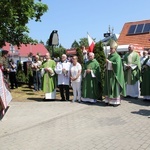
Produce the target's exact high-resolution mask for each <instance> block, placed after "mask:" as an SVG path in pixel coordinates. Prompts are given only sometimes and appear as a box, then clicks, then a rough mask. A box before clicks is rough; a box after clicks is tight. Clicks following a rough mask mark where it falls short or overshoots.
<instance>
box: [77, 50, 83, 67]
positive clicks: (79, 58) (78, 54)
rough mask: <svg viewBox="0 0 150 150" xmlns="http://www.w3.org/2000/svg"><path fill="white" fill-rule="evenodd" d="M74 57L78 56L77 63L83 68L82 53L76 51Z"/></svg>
mask: <svg viewBox="0 0 150 150" xmlns="http://www.w3.org/2000/svg"><path fill="white" fill-rule="evenodd" d="M76 55H77V56H78V62H79V63H80V64H81V65H82V66H83V53H82V50H81V49H80V48H77V49H76Z"/></svg>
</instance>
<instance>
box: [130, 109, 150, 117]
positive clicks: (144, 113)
mask: <svg viewBox="0 0 150 150" xmlns="http://www.w3.org/2000/svg"><path fill="white" fill-rule="evenodd" d="M131 113H132V114H138V115H142V116H148V118H150V110H146V109H140V110H139V111H133V112H131Z"/></svg>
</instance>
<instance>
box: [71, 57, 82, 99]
mask: <svg viewBox="0 0 150 150" xmlns="http://www.w3.org/2000/svg"><path fill="white" fill-rule="evenodd" d="M70 71H71V73H70V78H71V84H72V88H73V96H74V98H73V102H75V101H76V100H78V102H80V99H81V71H82V67H81V65H80V63H78V57H77V56H73V57H72V64H71V69H70Z"/></svg>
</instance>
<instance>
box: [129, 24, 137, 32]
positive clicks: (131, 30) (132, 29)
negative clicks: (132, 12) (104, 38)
mask: <svg viewBox="0 0 150 150" xmlns="http://www.w3.org/2000/svg"><path fill="white" fill-rule="evenodd" d="M135 29H136V25H131V26H130V28H129V31H128V34H134V32H135Z"/></svg>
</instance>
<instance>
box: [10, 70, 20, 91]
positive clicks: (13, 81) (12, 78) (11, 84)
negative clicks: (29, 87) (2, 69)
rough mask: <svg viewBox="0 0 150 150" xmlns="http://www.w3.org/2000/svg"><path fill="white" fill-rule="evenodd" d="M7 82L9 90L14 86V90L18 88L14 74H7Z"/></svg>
mask: <svg viewBox="0 0 150 150" xmlns="http://www.w3.org/2000/svg"><path fill="white" fill-rule="evenodd" d="M9 80H10V87H11V89H13V88H14V85H15V87H16V88H18V84H17V79H16V72H10V73H9Z"/></svg>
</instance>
